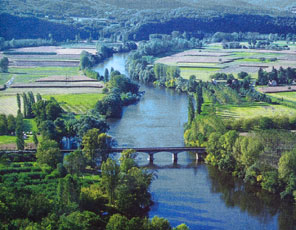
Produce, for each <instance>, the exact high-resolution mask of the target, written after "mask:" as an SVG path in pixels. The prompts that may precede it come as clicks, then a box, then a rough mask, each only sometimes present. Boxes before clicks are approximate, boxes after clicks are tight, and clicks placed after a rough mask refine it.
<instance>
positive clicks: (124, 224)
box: [106, 214, 129, 230]
mask: <svg viewBox="0 0 296 230" xmlns="http://www.w3.org/2000/svg"><path fill="white" fill-rule="evenodd" d="M128 225H129V221H128V219H127V218H126V217H125V216H122V215H120V214H114V215H113V216H111V217H110V219H109V221H108V224H107V226H106V230H127V229H128Z"/></svg>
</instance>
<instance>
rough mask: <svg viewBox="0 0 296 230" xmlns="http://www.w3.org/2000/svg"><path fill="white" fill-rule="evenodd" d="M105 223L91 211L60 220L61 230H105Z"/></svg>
mask: <svg viewBox="0 0 296 230" xmlns="http://www.w3.org/2000/svg"><path fill="white" fill-rule="evenodd" d="M103 226H104V223H103V222H102V220H101V219H100V217H99V216H98V215H97V214H95V213H93V212H89V211H83V212H80V211H76V212H72V213H71V214H69V215H68V216H66V215H63V216H61V218H60V223H59V230H94V229H96V230H103V229H104V228H103Z"/></svg>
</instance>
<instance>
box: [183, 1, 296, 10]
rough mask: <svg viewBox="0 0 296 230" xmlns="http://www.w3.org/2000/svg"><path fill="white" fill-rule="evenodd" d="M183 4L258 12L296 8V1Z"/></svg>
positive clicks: (197, 2)
mask: <svg viewBox="0 0 296 230" xmlns="http://www.w3.org/2000/svg"><path fill="white" fill-rule="evenodd" d="M179 1H180V2H181V3H186V4H192V5H195V6H198V5H199V6H202V7H207V8H211V7H221V6H226V7H231V8H240V9H254V8H256V9H258V10H260V9H261V10H271V9H276V10H289V9H290V8H292V7H293V6H296V2H295V0H179Z"/></svg>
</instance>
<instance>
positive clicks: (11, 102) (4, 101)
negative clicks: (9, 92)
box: [0, 96, 18, 116]
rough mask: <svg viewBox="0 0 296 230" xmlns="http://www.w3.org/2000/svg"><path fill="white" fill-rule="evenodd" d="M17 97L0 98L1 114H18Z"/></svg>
mask: <svg viewBox="0 0 296 230" xmlns="http://www.w3.org/2000/svg"><path fill="white" fill-rule="evenodd" d="M17 110H18V107H17V102H16V96H0V114H6V115H9V114H12V115H14V116H16V114H17Z"/></svg>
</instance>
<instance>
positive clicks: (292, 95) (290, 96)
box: [267, 92, 296, 104]
mask: <svg viewBox="0 0 296 230" xmlns="http://www.w3.org/2000/svg"><path fill="white" fill-rule="evenodd" d="M267 95H268V96H271V97H276V98H278V99H280V100H283V101H290V102H294V103H295V104H296V92H282V93H267Z"/></svg>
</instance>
